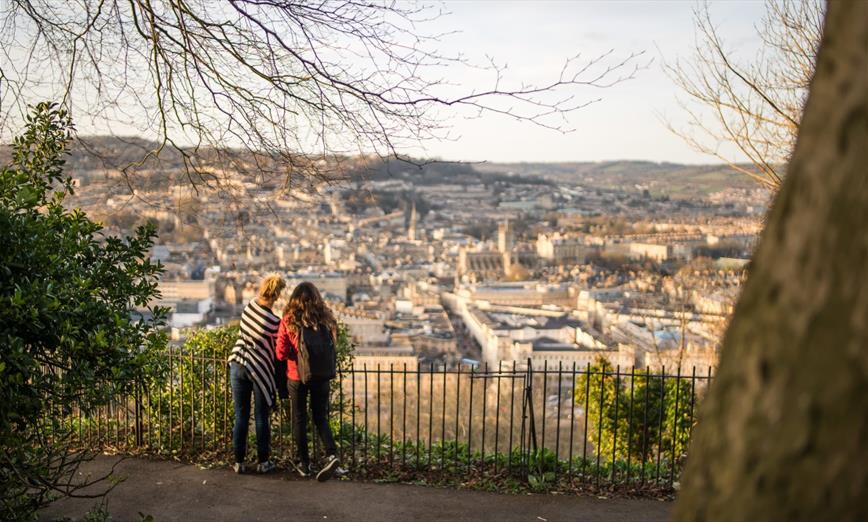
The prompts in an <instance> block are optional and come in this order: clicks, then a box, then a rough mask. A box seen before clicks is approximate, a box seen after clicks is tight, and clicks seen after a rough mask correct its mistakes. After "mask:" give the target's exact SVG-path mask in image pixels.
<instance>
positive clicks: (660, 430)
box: [654, 366, 666, 484]
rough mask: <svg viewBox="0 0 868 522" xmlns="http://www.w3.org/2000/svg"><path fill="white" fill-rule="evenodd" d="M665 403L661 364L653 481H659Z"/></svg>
mask: <svg viewBox="0 0 868 522" xmlns="http://www.w3.org/2000/svg"><path fill="white" fill-rule="evenodd" d="M665 404H666V366H661V370H660V416H659V417H658V419H657V420H658V426H657V468H656V471H655V472H654V482H655V483H658V484H659V482H660V457H661V455H662V453H663V416H664V414H665V410H664V405H665Z"/></svg>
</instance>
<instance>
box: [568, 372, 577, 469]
mask: <svg viewBox="0 0 868 522" xmlns="http://www.w3.org/2000/svg"><path fill="white" fill-rule="evenodd" d="M575 427H576V361H573V372H572V378H571V379H570V451H569V455H568V457H567V459H568V460H567V475H568V476H569V479H570V481H571V482H572V480H573V445H574V443H573V435H574V432H575Z"/></svg>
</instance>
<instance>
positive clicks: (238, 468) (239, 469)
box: [232, 462, 247, 475]
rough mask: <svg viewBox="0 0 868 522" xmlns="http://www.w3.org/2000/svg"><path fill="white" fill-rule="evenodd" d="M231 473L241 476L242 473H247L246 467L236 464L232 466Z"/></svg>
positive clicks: (241, 463)
mask: <svg viewBox="0 0 868 522" xmlns="http://www.w3.org/2000/svg"><path fill="white" fill-rule="evenodd" d="M232 471H234V472H235V473H236V474H238V475H241V474H242V473H247V466H245V465H244V463H243V462H236V463H235V464H233V465H232Z"/></svg>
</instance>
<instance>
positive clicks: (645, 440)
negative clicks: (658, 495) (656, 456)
mask: <svg viewBox="0 0 868 522" xmlns="http://www.w3.org/2000/svg"><path fill="white" fill-rule="evenodd" d="M643 390H645V393H644V395H645V412H644V414H643V415H642V467H641V468H640V470H641V472H642V476H641V478H640V479H639V484H645V465H646V464H647V462H648V401H649V400H650V398H649V393H648V392H649V391H650V390H651V368H649V367H647V366H646V367H645V387H644V388H643Z"/></svg>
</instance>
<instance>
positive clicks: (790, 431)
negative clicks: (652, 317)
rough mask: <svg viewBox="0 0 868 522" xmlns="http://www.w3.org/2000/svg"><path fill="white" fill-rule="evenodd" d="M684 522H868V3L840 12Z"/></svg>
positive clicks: (762, 251)
mask: <svg viewBox="0 0 868 522" xmlns="http://www.w3.org/2000/svg"><path fill="white" fill-rule="evenodd" d="M752 265H753V266H752V267H751V270H750V276H749V277H748V281H747V282H746V284H745V287H744V291H743V293H742V296H741V299H740V301H739V303H738V305H737V307H736V311H735V316H734V317H733V320H732V323H731V326H730V328H729V330H728V331H727V333H726V338H725V341H724V348H723V354H722V358H721V362H720V368H719V371H718V374H717V378H716V379H715V382H714V384H713V385H712V387H711V391H710V393H709V396H708V397H707V399H706V400H705V403H704V404H703V410H702V413H701V416H700V423H699V426H698V427H697V431H696V434H695V437H694V440H693V441H692V445H691V449H690V457H689V462H688V464H687V469H686V471H685V474H684V478H683V480H682V491H681V494H680V496H679V499H678V502H677V505H676V518H677V519H678V520H723V521H727V522H730V521H740V520H744V521H755V520H762V521H766V520H865V519H866V516H868V2H866V1H861V0H852V1H835V2H830V3H829V6H828V12H827V16H826V22H825V27H824V35H823V41H822V44H821V46H820V52H819V56H818V63H817V71H816V74H815V76H814V80H813V83H812V85H811V92H810V95H809V98H808V103H807V106H806V108H805V114H804V118H803V121H802V124H801V127H800V130H799V138H798V143H797V145H796V150H795V153H794V155H793V159H792V161H791V163H790V165H789V168H788V175H787V177H786V179H785V181H784V184H783V187H782V189H781V191H780V193H779V194H778V197H777V199H776V201H775V203H774V206H773V208H772V211H771V214H770V216H769V221H768V225H767V227H766V230H765V231H764V233H763V235H762V238H761V241H760V244H759V247H758V249H757V251H756V254H755V256H754V260H753V264H752Z"/></svg>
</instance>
